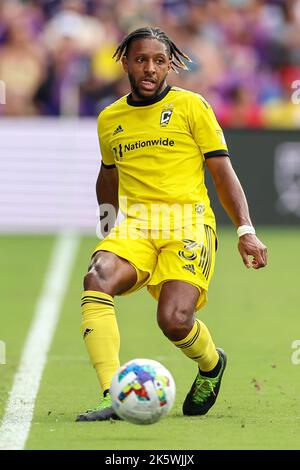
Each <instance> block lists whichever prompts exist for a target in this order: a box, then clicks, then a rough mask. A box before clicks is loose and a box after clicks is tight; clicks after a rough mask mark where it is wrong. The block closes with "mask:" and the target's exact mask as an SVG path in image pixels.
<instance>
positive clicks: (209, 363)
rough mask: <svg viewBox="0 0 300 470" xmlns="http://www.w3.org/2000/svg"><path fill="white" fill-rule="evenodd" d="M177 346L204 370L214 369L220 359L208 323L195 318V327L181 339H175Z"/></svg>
mask: <svg viewBox="0 0 300 470" xmlns="http://www.w3.org/2000/svg"><path fill="white" fill-rule="evenodd" d="M173 343H174V344H175V346H176V347H177V348H180V349H181V351H182V352H183V353H184V354H185V355H186V356H187V357H189V358H190V359H192V360H193V361H195V362H197V364H198V366H199V368H200V369H201V370H202V371H203V372H208V371H210V370H213V369H214V368H215V366H216V365H217V363H218V361H219V354H218V352H217V351H216V347H215V344H214V342H213V340H212V337H211V335H210V333H209V331H208V328H207V327H206V325H205V324H204V323H203V322H202V321H200V320H197V319H196V320H195V323H194V325H193V328H192V329H191V331H190V332H189V334H188V335H187V336H186V338H183V339H182V340H180V341H173Z"/></svg>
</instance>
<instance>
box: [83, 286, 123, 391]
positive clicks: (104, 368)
mask: <svg viewBox="0 0 300 470" xmlns="http://www.w3.org/2000/svg"><path fill="white" fill-rule="evenodd" d="M81 306H82V325H81V326H82V334H83V338H84V340H85V344H86V347H87V350H88V353H89V356H90V359H91V362H92V364H93V366H94V368H95V370H96V373H97V377H98V380H99V382H100V385H101V388H102V390H103V391H104V390H107V389H109V387H110V383H111V379H112V377H113V375H114V373H115V372H116V370H117V369H118V368H119V367H120V362H119V350H120V335H119V329H118V325H117V320H116V316H115V310H114V301H113V298H112V297H111V296H110V295H108V294H104V293H103V292H97V291H91V290H88V291H84V292H83V294H82V298H81Z"/></svg>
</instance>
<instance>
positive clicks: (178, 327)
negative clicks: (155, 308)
mask: <svg viewBox="0 0 300 470" xmlns="http://www.w3.org/2000/svg"><path fill="white" fill-rule="evenodd" d="M193 315H194V312H193V311H191V310H190V309H189V308H185V307H173V308H172V309H171V310H168V309H165V310H163V311H160V312H158V316H157V322H158V325H159V327H160V329H161V330H162V332H163V333H164V335H165V336H167V338H169V339H170V340H171V341H180V340H181V339H184V338H186V336H187V335H188V334H189V332H190V330H191V329H192V326H193Z"/></svg>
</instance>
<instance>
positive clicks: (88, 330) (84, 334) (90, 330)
mask: <svg viewBox="0 0 300 470" xmlns="http://www.w3.org/2000/svg"><path fill="white" fill-rule="evenodd" d="M92 331H94V330H93V328H86V329H85V330H84V333H83V338H85V337H86V336H87V335H89V334H90V333H91V332H92Z"/></svg>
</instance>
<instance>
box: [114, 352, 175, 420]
mask: <svg viewBox="0 0 300 470" xmlns="http://www.w3.org/2000/svg"><path fill="white" fill-rule="evenodd" d="M175 392H176V386H175V382H174V379H173V377H172V375H171V374H170V372H169V371H168V370H167V369H166V368H165V367H164V366H163V365H162V364H160V362H157V361H153V360H151V359H133V360H131V361H129V362H126V364H124V365H123V366H122V367H120V369H118V370H117V372H116V373H115V375H114V376H113V379H112V383H111V387H110V396H111V401H112V406H113V408H114V410H115V412H116V414H117V415H118V416H119V417H120V418H122V419H124V420H125V421H129V422H130V423H134V424H152V423H155V422H156V421H158V420H159V419H160V418H161V417H162V416H164V415H166V414H167V413H168V411H169V410H170V409H171V407H172V405H173V403H174V400H175Z"/></svg>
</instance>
